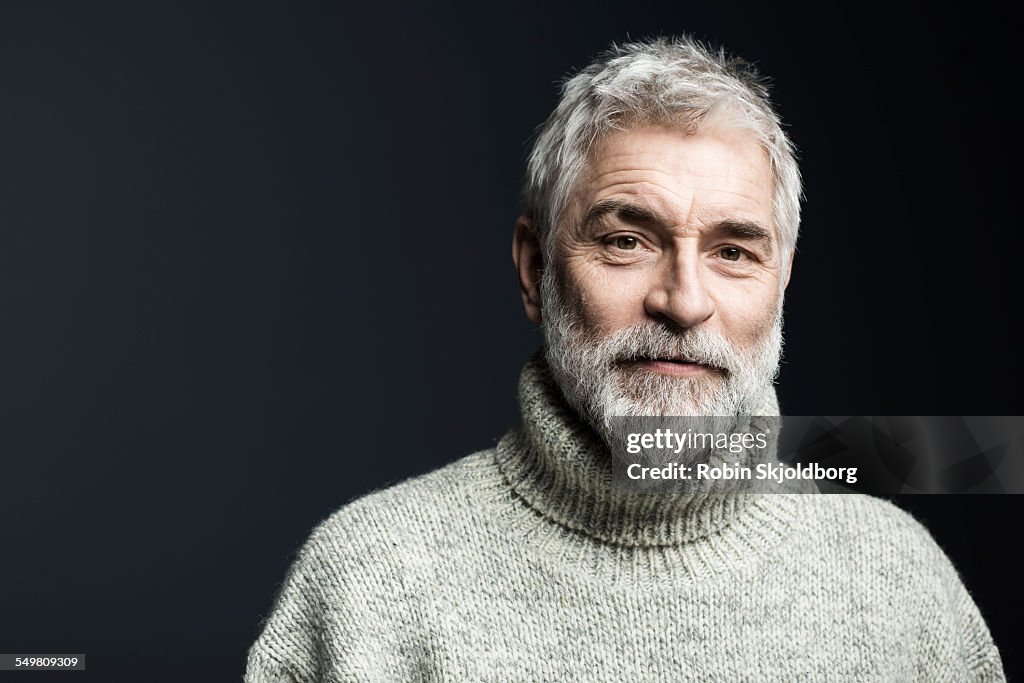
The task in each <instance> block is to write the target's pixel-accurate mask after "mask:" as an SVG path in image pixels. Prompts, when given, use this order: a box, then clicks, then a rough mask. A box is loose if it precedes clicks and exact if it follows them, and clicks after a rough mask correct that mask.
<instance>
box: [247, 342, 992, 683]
mask: <svg viewBox="0 0 1024 683" xmlns="http://www.w3.org/2000/svg"><path fill="white" fill-rule="evenodd" d="M771 403H772V405H770V406H766V410H768V409H772V408H774V409H775V410H776V411H777V404H774V397H772V400H771ZM520 404H521V409H522V417H523V423H522V425H520V426H519V427H517V428H515V429H513V430H511V431H510V432H509V433H508V434H506V435H505V436H504V437H503V438H502V439H501V440H500V442H499V443H498V445H497V447H496V448H494V449H491V450H487V451H483V452H480V453H476V454H473V455H470V456H468V457H465V458H463V459H461V460H458V461H457V462H454V463H452V464H450V465H448V466H446V467H444V468H442V469H440V470H437V471H435V472H432V473H430V474H427V475H424V476H421V477H417V478H414V479H411V480H408V481H405V482H403V483H401V484H399V485H397V486H394V487H392V488H389V489H386V490H383V491H378V492H375V493H372V494H370V495H367V496H364V497H362V498H360V499H358V500H356V501H354V502H352V503H349V504H348V505H346V506H344V507H342V508H341V509H340V510H339V511H337V512H336V513H335V514H334V515H332V516H331V517H330V518H329V519H327V520H326V521H325V522H323V523H322V524H320V525H319V526H318V527H317V528H316V530H315V531H313V533H312V535H311V536H310V538H309V539H308V540H307V542H306V543H305V545H304V546H303V548H302V550H301V551H300V553H299V555H298V558H297V559H296V560H295V562H294V564H293V565H292V567H291V569H290V570H289V572H288V575H287V577H286V579H285V582H284V584H283V586H282V588H281V591H280V594H279V595H278V597H277V601H276V605H275V606H274V609H273V612H272V613H271V615H270V617H269V618H268V620H267V621H266V624H265V626H264V628H263V632H262V634H261V635H260V636H259V638H258V639H257V641H256V642H255V643H254V644H253V646H252V648H251V649H250V652H249V659H248V666H247V670H246V675H245V680H246V681H248V682H249V683H262V682H268V681H274V682H277V681H294V682H296V683H299V682H306V681H381V682H383V681H554V680H558V681H615V682H621V681H669V680H671V681H710V680H722V681H736V680H756V681H762V680H785V681H790V680H807V681H824V680H834V681H910V680H918V681H998V680H1005V679H1004V674H1003V670H1002V664H1001V662H1000V658H999V652H998V650H997V649H996V646H995V645H994V643H993V641H992V638H991V636H990V635H989V632H988V629H987V627H986V625H985V622H984V621H983V619H982V617H981V615H980V614H979V612H978V609H977V607H976V606H975V604H974V603H973V601H972V600H971V597H970V595H968V593H967V591H966V590H965V588H964V586H963V584H962V583H961V581H960V579H959V577H958V576H957V573H956V570H955V569H954V567H953V566H952V565H951V564H950V561H949V560H948V558H947V557H946V556H945V555H944V554H943V552H942V550H941V549H940V548H939V547H938V546H937V545H936V544H935V542H934V541H933V540H932V538H931V537H930V536H929V534H928V532H927V531H926V530H925V529H924V528H923V527H922V526H921V525H920V524H919V523H917V522H916V521H915V520H914V519H913V518H911V517H910V516H909V515H907V514H906V513H904V512H902V511H900V510H899V509H898V508H896V507H894V506H893V505H891V504H889V503H887V502H884V501H881V500H878V499H874V498H871V497H868V496H863V495H799V494H733V495H718V496H706V497H683V496H639V495H637V494H613V493H611V489H610V481H611V468H610V458H609V456H608V454H607V451H606V450H605V449H604V448H603V447H602V446H601V445H600V442H598V441H597V439H596V437H595V436H594V434H593V432H592V431H591V430H590V429H588V428H587V427H585V426H584V425H583V424H582V423H581V422H580V421H579V420H578V419H577V418H576V416H575V415H574V414H573V413H572V411H571V410H570V409H569V408H568V407H566V405H565V404H564V402H563V400H562V398H561V394H560V393H559V391H558V389H557V387H556V386H555V385H554V383H553V382H552V380H551V377H550V373H549V371H548V370H547V367H546V366H545V365H544V363H543V361H541V360H536V359H535V360H533V361H531V362H530V363H528V364H527V366H526V367H525V369H524V371H523V374H522V377H521V380H520Z"/></svg>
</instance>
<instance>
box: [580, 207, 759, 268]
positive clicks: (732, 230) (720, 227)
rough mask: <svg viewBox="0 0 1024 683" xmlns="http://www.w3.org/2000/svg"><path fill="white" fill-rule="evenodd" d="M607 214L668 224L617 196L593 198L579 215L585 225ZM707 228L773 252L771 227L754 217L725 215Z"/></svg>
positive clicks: (664, 217)
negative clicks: (729, 216)
mask: <svg viewBox="0 0 1024 683" xmlns="http://www.w3.org/2000/svg"><path fill="white" fill-rule="evenodd" d="M608 215H615V216H618V217H619V218H622V219H624V220H627V221H632V222H635V223H653V224H657V225H671V224H672V221H671V220H669V219H668V218H667V217H666V216H664V215H662V214H660V213H658V212H657V211H655V210H653V209H649V208H647V207H645V206H640V205H638V204H632V203H630V202H625V201H622V200H621V199H605V200H603V201H600V202H597V203H596V204H594V205H593V206H591V207H590V208H589V209H588V210H587V213H586V215H585V216H584V217H583V225H584V227H586V228H589V227H591V226H592V225H593V224H594V223H596V222H598V221H600V220H601V219H602V218H604V217H605V216H608ZM708 232H709V233H710V234H714V235H717V236H721V237H734V238H736V239H741V240H745V241H748V242H758V243H760V244H761V245H762V246H763V248H764V249H765V250H766V251H767V252H768V254H769V255H771V254H773V253H774V252H775V249H774V240H773V239H772V231H771V230H769V229H768V228H767V227H765V226H764V225H761V224H760V223H758V222H757V221H750V220H743V219H735V218H727V219H724V220H721V221H717V222H715V223H712V224H711V225H710V226H709V230H708Z"/></svg>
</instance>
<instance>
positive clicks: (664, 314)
mask: <svg viewBox="0 0 1024 683" xmlns="http://www.w3.org/2000/svg"><path fill="white" fill-rule="evenodd" d="M655 277H656V279H655V281H654V282H652V283H651V287H650V289H649V290H648V292H647V295H646V296H645V297H644V308H645V309H646V311H647V314H648V315H650V316H652V317H655V318H662V319H667V320H671V321H672V322H674V323H675V324H676V325H678V326H679V327H684V328H686V327H696V326H697V325H700V324H701V323H703V322H704V321H706V320H707V319H708V318H710V317H711V316H712V315H714V314H715V302H714V300H713V299H712V298H711V295H710V292H709V291H708V289H707V286H706V283H705V281H704V273H703V272H702V270H701V268H700V255H699V254H697V253H687V252H683V251H680V252H678V253H676V254H674V256H673V258H669V259H666V262H665V265H664V267H663V268H661V269H659V270H658V272H657V275H656V276H655Z"/></svg>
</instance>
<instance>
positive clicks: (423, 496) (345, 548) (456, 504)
mask: <svg viewBox="0 0 1024 683" xmlns="http://www.w3.org/2000/svg"><path fill="white" fill-rule="evenodd" d="M500 478H501V475H500V471H499V470H498V469H497V466H496V465H495V463H494V451H493V450H485V451H479V452H477V453H473V454H472V455H468V456H465V457H463V458H461V459H460V460H457V461H455V462H452V463H450V464H448V465H446V466H444V467H442V468H440V469H437V470H434V471H433V472H429V473H427V474H423V475H420V476H416V477H412V478H410V479H407V480H405V481H402V482H400V483H397V484H394V485H392V486H389V487H386V488H383V489H379V490H376V491H373V492H371V493H368V494H365V495H363V496H360V497H359V498H356V499H355V500H352V501H350V502H349V503H346V504H345V505H343V506H342V507H340V508H339V509H338V510H336V511H335V512H334V513H332V514H331V515H330V516H329V517H327V519H325V520H323V521H322V522H321V523H319V524H318V525H317V526H316V528H314V529H313V531H312V533H311V534H310V535H309V537H308V539H307V540H306V542H305V543H304V545H303V547H302V549H301V550H300V552H299V557H298V559H297V561H296V562H297V563H298V564H302V565H304V566H306V567H308V568H311V569H314V570H315V571H316V572H318V573H320V574H324V573H326V574H334V575H336V577H335V578H337V575H343V574H352V573H353V571H354V570H358V572H356V573H357V574H358V575H362V576H365V577H367V578H372V577H373V576H374V575H378V574H379V575H380V577H381V578H385V577H387V576H388V570H397V569H400V568H402V567H406V568H407V567H408V566H409V565H413V564H416V562H417V561H418V560H419V559H422V558H425V557H427V556H429V554H430V553H432V552H435V551H443V550H444V548H445V547H446V546H452V547H456V546H461V545H463V544H464V543H465V541H466V536H467V535H471V534H473V533H474V532H475V531H476V530H477V527H478V526H479V525H480V523H481V520H480V513H479V508H480V505H479V504H478V500H479V498H480V497H481V496H486V495H488V494H489V492H491V491H494V490H496V489H497V488H498V487H499V486H500ZM371 569H372V570H374V571H369V570H371Z"/></svg>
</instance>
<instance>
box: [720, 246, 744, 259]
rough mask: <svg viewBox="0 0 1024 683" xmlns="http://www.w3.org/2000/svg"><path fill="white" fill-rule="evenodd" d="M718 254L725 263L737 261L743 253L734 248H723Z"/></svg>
mask: <svg viewBox="0 0 1024 683" xmlns="http://www.w3.org/2000/svg"><path fill="white" fill-rule="evenodd" d="M718 253H719V254H720V255H721V257H722V258H724V259H725V260H726V261H739V260H740V257H741V256H743V252H742V251H740V250H739V249H737V248H736V247H723V248H722V249H721V250H719V252H718Z"/></svg>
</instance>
